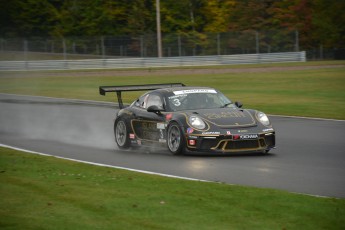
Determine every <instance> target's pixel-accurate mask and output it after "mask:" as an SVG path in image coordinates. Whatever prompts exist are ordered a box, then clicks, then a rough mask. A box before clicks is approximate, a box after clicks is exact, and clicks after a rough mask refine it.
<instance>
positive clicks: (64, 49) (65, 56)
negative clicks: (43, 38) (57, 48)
mask: <svg viewBox="0 0 345 230" xmlns="http://www.w3.org/2000/svg"><path fill="white" fill-rule="evenodd" d="M62 49H63V51H62V52H63V60H67V50H66V41H65V39H64V38H63V39H62Z"/></svg>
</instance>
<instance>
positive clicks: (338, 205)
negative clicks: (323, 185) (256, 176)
mask: <svg viewBox="0 0 345 230" xmlns="http://www.w3.org/2000/svg"><path fill="white" fill-rule="evenodd" d="M0 197H1V199H0V228H1V229H83V230H84V229H312V230H315V229H342V228H343V227H344V226H345V200H344V199H333V198H318V197H312V196H307V195H300V194H292V193H288V192H284V191H279V190H273V189H258V188H251V187H242V186H234V185H226V184H218V183H205V182H196V181H186V180H181V179H172V178H164V177H160V176H155V175H146V174H141V173H135V172H129V171H126V170H119V169H113V168H106V167H99V166H92V165H87V164H82V163H76V162H71V161H67V160H62V159H56V158H54V157H45V156H39V155H34V154H26V153H21V152H18V151H15V150H10V149H7V148H0Z"/></svg>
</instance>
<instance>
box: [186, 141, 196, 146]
mask: <svg viewBox="0 0 345 230" xmlns="http://www.w3.org/2000/svg"><path fill="white" fill-rule="evenodd" d="M188 144H189V145H195V144H196V140H188Z"/></svg>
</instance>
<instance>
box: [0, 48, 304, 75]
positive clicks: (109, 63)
mask: <svg viewBox="0 0 345 230" xmlns="http://www.w3.org/2000/svg"><path fill="white" fill-rule="evenodd" d="M304 61H306V53H305V51H302V52H284V53H261V54H241V55H219V56H183V57H163V58H119V59H83V60H46V61H41V60H40V61H0V70H1V71H27V70H78V69H79V70H80V69H118V68H151V67H179V66H211V65H235V64H259V63H274V62H304Z"/></svg>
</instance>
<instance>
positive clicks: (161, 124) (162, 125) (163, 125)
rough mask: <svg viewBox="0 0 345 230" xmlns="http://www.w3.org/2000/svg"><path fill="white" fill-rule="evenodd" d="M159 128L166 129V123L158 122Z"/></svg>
mask: <svg viewBox="0 0 345 230" xmlns="http://www.w3.org/2000/svg"><path fill="white" fill-rule="evenodd" d="M157 129H165V124H164V123H157Z"/></svg>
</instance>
